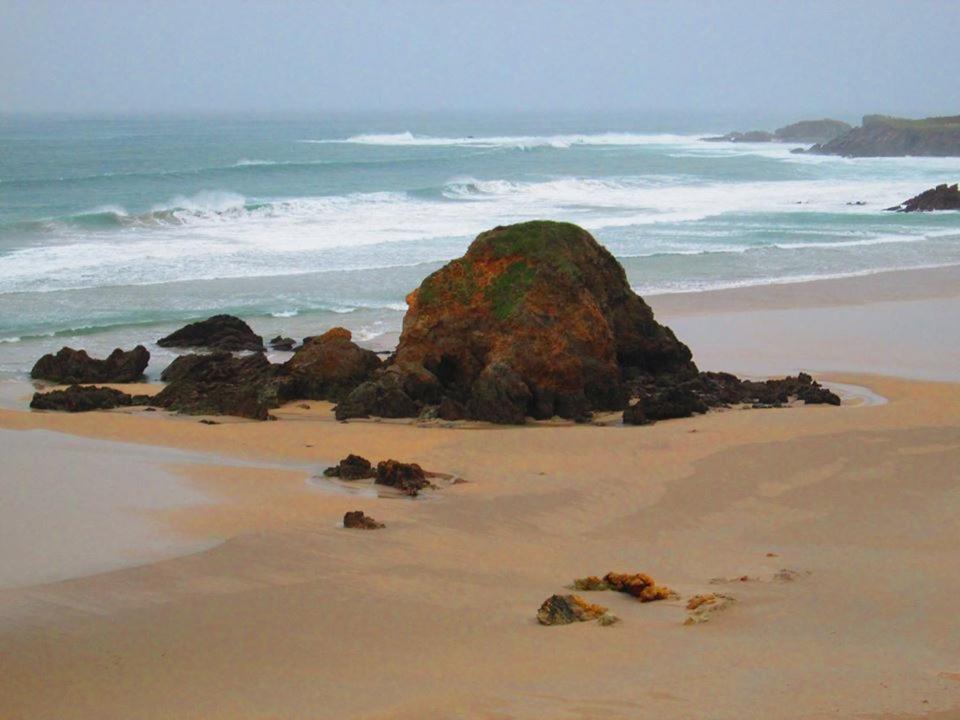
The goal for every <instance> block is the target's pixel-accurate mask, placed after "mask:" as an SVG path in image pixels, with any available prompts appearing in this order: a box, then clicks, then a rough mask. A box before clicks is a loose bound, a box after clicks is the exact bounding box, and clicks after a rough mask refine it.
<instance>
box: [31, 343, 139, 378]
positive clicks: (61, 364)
mask: <svg viewBox="0 0 960 720" xmlns="http://www.w3.org/2000/svg"><path fill="white" fill-rule="evenodd" d="M149 362H150V353H149V352H148V351H147V349H146V348H145V347H143V345H137V346H136V347H135V348H134V349H133V350H128V351H124V350H121V349H120V348H117V349H116V350H114V351H113V352H112V353H110V355H109V356H108V357H107V358H106V359H105V360H100V359H98V358H92V357H90V356H89V355H87V352H86V350H74V349H73V348H69V347H64V348H62V349H61V350H60V351H59V352H57V353H56V354H55V355H54V354H52V353H51V354H48V355H44V356H43V357H42V358H40V359H39V360H37V363H36V364H35V365H34V366H33V369H32V370H31V371H30V377H32V378H36V379H38V380H52V381H53V382H57V383H62V384H64V385H71V384H75V383H129V382H135V381H137V380H139V379H140V378H142V377H143V371H144V370H146V368H147V363H149Z"/></svg>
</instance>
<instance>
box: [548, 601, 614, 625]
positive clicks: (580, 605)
mask: <svg viewBox="0 0 960 720" xmlns="http://www.w3.org/2000/svg"><path fill="white" fill-rule="evenodd" d="M605 615H607V608H605V607H603V606H602V605H593V604H591V603H588V602H587V601H586V600H584V599H583V598H582V597H580V596H579V595H551V596H550V597H548V598H547V599H546V600H544V601H543V604H542V605H541V606H540V609H539V610H537V621H538V622H539V623H540V624H541V625H569V624H570V623H574V622H587V621H589V620H600V618H602V617H603V616H605ZM601 624H602V625H610V624H612V623H611V622H601Z"/></svg>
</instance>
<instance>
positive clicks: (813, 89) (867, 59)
mask: <svg viewBox="0 0 960 720" xmlns="http://www.w3.org/2000/svg"><path fill="white" fill-rule="evenodd" d="M958 30H960V1H958V0H909V1H908V0H904V1H902V2H890V1H885V0H870V1H868V2H867V1H865V2H853V1H850V0H831V1H830V2H815V1H814V2H811V1H805V2H775V1H774V0H766V1H764V2H759V1H758V2H746V1H742V0H737V1H734V0H730V1H729V2H723V1H722V0H716V1H714V2H706V1H703V2H693V1H690V2H682V1H678V0H671V1H670V2H641V1H640V0H636V1H634V2H603V1H602V0H594V1H593V2H560V0H555V1H554V2H539V1H536V0H512V1H508V2H500V1H499V0H482V1H481V0H478V1H477V2H450V1H448V2H433V1H428V0H407V1H406V2H364V1H363V0H351V1H350V2H335V1H333V0H330V1H327V2H297V3H295V2H280V1H279V0H277V1H276V2H240V1H234V2H228V1H227V0H207V1H205V0H190V1H189V2H180V1H179V0H165V1H163V2H159V1H157V2H153V1H151V0H124V1H122V2H121V1H117V2H92V1H90V2H86V1H84V0H71V1H67V0H60V1H52V0H51V1H47V0H0V111H5V112H22V111H26V112H35V111H68V112H98V111H105V112H155V111H171V112H180V111H194V110H202V111H332V110H373V109H380V110H400V111H409V110H415V111H436V110H461V109H466V110H471V109H489V110H497V111H499V110H513V109H518V108H519V109H529V110H546V109H571V110H588V111H607V110H618V109H629V110H636V109H641V110H658V111H662V110H668V111H678V110H679V111H683V110H687V109H694V110H704V109H710V110H718V111H736V112H739V113H743V112H747V113H749V112H754V111H755V112H756V113H758V114H763V115H771V114H774V115H778V116H787V115H792V114H804V115H808V116H809V115H822V114H832V115H840V116H847V117H851V116H852V117H858V116H859V115H861V114H863V113H866V112H887V113H894V114H904V115H913V116H921V115H930V114H945V113H951V114H957V113H960V72H958V71H960V42H958V39H957V38H958V35H957V33H958Z"/></svg>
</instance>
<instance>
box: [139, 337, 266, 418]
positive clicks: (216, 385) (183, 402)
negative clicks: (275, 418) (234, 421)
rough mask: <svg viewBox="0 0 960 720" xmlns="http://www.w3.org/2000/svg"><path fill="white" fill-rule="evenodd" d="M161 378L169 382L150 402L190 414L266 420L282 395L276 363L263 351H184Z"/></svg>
mask: <svg viewBox="0 0 960 720" xmlns="http://www.w3.org/2000/svg"><path fill="white" fill-rule="evenodd" d="M160 378H161V380H164V381H167V382H168V383H169V384H168V385H167V386H166V387H165V388H164V389H163V390H161V391H160V392H159V393H158V394H157V395H155V396H154V397H153V398H152V401H151V404H153V405H156V406H157V407H164V408H168V409H170V410H175V411H177V412H180V413H184V414H187V415H236V416H239V417H246V418H252V419H254V420H267V419H269V410H271V409H272V408H276V407H279V405H280V402H281V397H282V382H281V381H280V380H278V378H277V373H276V366H274V365H272V364H271V363H270V361H269V360H267V359H266V358H265V357H264V356H263V355H261V354H254V355H247V356H245V357H235V356H234V355H233V354H231V353H228V352H215V353H211V354H208V355H182V356H180V357H178V358H177V359H176V360H174V361H173V362H172V363H171V364H170V365H169V367H167V369H166V370H164V371H163V373H162V374H161V376H160Z"/></svg>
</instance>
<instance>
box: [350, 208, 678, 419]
mask: <svg viewBox="0 0 960 720" xmlns="http://www.w3.org/2000/svg"><path fill="white" fill-rule="evenodd" d="M407 303H408V305H409V310H408V312H407V315H406V316H405V318H404V321H403V332H402V334H401V336H400V342H399V345H398V347H397V351H396V354H395V355H394V357H393V359H392V362H391V363H390V364H389V366H388V367H386V368H385V369H384V370H383V371H381V372H380V373H379V374H378V376H377V377H376V378H375V379H374V380H373V381H371V382H369V383H364V384H362V385H360V386H359V387H358V388H357V389H356V390H354V391H353V392H352V393H351V394H350V395H349V396H348V397H347V398H346V400H345V401H344V402H343V403H342V404H341V406H338V417H357V416H363V415H371V414H372V415H382V416H385V417H389V416H412V415H415V414H416V413H418V412H419V411H420V410H422V409H423V407H424V406H436V405H439V406H440V407H441V408H444V407H446V408H447V410H448V412H457V413H460V412H462V413H465V414H466V415H467V416H468V417H471V418H473V419H478V420H489V421H492V422H498V423H521V422H523V421H524V418H525V417H527V416H533V417H535V418H549V417H552V416H554V415H559V416H560V417H566V418H575V419H582V418H585V417H586V416H588V414H589V413H590V412H591V411H593V410H615V409H621V408H623V407H624V406H625V404H626V400H627V386H626V385H625V380H627V379H629V378H631V377H634V376H639V375H645V376H666V375H670V376H675V377H692V376H695V375H696V372H697V370H696V366H695V365H694V364H693V362H692V360H691V356H690V350H689V349H688V348H687V347H686V346H685V345H684V344H683V343H681V342H679V341H678V340H677V339H676V337H674V335H673V333H672V332H671V331H670V330H669V328H666V327H664V326H662V325H660V324H659V323H657V322H656V320H654V317H653V312H652V311H651V310H650V307H649V306H648V305H647V304H646V303H644V302H643V300H642V299H641V298H640V297H639V296H638V295H636V294H635V293H634V292H633V291H632V290H631V289H630V286H629V284H628V283H627V279H626V275H625V274H624V271H623V268H622V267H621V266H620V264H619V263H618V262H617V261H616V260H615V259H614V258H613V256H612V255H611V254H610V253H609V252H608V251H607V250H606V249H604V248H603V247H601V246H600V245H599V244H598V243H597V242H596V240H594V239H593V237H591V236H590V234H589V233H587V232H586V231H585V230H583V229H581V228H579V227H577V226H576V225H571V224H569V223H555V222H547V221H536V222H528V223H522V224H519V225H511V226H508V227H498V228H495V229H493V230H490V231H488V232H485V233H481V234H480V235H479V236H478V237H477V239H476V240H474V242H473V243H472V244H471V245H470V248H469V249H468V250H467V253H466V255H465V256H464V257H462V258H460V259H458V260H454V261H452V262H450V263H448V264H447V265H446V266H444V267H443V268H441V269H440V270H438V271H437V272H435V273H433V274H432V275H430V276H429V277H428V278H427V279H426V280H424V281H423V283H422V284H421V286H420V287H419V288H418V289H417V290H415V291H414V292H413V293H411V294H410V295H409V296H408V297H407ZM441 416H442V415H441Z"/></svg>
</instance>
